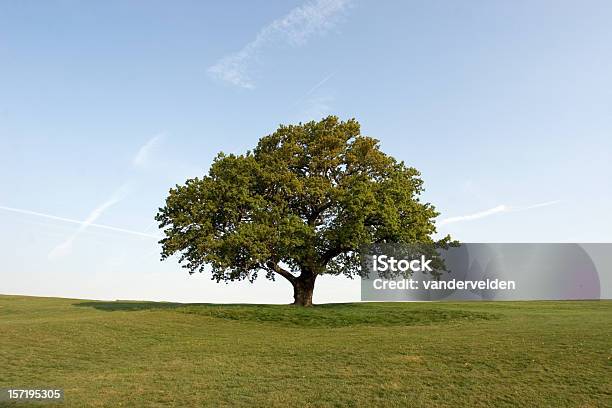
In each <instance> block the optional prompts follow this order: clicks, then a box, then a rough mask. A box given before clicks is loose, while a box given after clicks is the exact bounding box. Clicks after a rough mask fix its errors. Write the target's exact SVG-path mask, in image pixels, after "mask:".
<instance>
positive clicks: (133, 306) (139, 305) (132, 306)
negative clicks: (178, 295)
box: [72, 300, 197, 312]
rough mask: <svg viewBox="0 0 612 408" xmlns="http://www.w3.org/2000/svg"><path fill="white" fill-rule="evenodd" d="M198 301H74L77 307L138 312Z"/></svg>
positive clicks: (180, 305)
mask: <svg viewBox="0 0 612 408" xmlns="http://www.w3.org/2000/svg"><path fill="white" fill-rule="evenodd" d="M193 305H197V303H172V302H132V301H121V300H118V301H113V302H80V303H73V304H72V306H76V307H91V308H94V309H97V310H103V311H105V312H115V311H127V312H136V311H139V310H154V309H177V308H180V307H185V306H193Z"/></svg>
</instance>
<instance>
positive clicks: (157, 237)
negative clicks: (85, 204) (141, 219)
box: [0, 205, 162, 239]
mask: <svg viewBox="0 0 612 408" xmlns="http://www.w3.org/2000/svg"><path fill="white" fill-rule="evenodd" d="M0 210H4V211H11V212H14V213H19V214H27V215H35V216H37V217H43V218H47V219H49V220H55V221H63V222H69V223H71V224H78V225H82V226H83V225H84V226H88V227H96V228H101V229H105V230H109V231H115V232H123V233H125V234H132V235H138V236H140V237H147V238H155V239H160V238H162V237H161V236H160V235H153V234H147V233H146V232H140V231H133V230H129V229H125V228H119V227H113V226H110V225H104V224H95V223H88V222H86V221H79V220H73V219H71V218H64V217H58V216H55V215H51V214H43V213H40V212H36V211H30V210H23V209H21V208H13V207H5V206H2V205H0Z"/></svg>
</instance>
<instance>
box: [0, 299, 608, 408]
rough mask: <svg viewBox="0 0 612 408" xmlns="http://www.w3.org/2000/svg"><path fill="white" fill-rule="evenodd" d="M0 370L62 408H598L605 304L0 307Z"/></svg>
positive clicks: (60, 302) (2, 376)
mask: <svg viewBox="0 0 612 408" xmlns="http://www.w3.org/2000/svg"><path fill="white" fill-rule="evenodd" d="M0 364H1V365H0V387H9V386H10V387H41V386H52V387H60V388H64V389H65V393H66V400H65V402H64V405H65V406H70V407H85V406H94V407H96V406H99V407H120V406H125V407H134V406H135V407H139V406H142V407H158V406H159V407H164V406H177V407H192V406H193V407H200V406H212V407H219V406H231V407H235V406H244V407H253V406H262V407H287V406H296V407H297V406H312V407H319V406H321V407H327V406H330V407H331V406H335V407H345V406H355V407H362V406H363V407H370V406H397V407H405V406H418V407H421V406H422V407H460V406H470V407H514V406H547V407H605V406H611V405H612V385H611V384H612V381H611V379H612V301H584V302H570V301H565V302H495V303H493V302H461V303H362V304H339V305H322V306H316V307H314V308H311V309H303V308H295V307H291V306H258V305H210V304H201V305H198V304H188V305H182V304H176V303H153V302H92V301H82V300H71V299H54V298H35V297H22V296H0ZM16 406H24V404H20V405H16ZM48 406H52V405H48Z"/></svg>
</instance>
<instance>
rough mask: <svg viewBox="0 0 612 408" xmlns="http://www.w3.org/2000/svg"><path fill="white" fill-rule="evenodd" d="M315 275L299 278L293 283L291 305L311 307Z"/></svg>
mask: <svg viewBox="0 0 612 408" xmlns="http://www.w3.org/2000/svg"><path fill="white" fill-rule="evenodd" d="M315 279H316V275H307V276H300V277H299V278H297V279H296V280H295V281H294V282H293V304H294V305H296V306H312V292H313V291H314V285H315Z"/></svg>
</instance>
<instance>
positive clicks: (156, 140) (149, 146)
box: [132, 134, 164, 169]
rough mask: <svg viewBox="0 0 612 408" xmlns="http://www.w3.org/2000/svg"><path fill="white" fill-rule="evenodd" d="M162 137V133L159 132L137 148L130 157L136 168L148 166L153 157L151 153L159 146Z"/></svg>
mask: <svg viewBox="0 0 612 408" xmlns="http://www.w3.org/2000/svg"><path fill="white" fill-rule="evenodd" d="M163 138H164V135H163V134H159V135H155V136H153V137H152V138H150V139H149V140H147V142H146V143H145V144H143V145H142V146H141V147H140V149H138V151H137V152H136V154H135V155H134V157H133V158H132V166H133V167H134V168H136V169H142V168H146V167H147V166H149V164H150V162H151V159H152V157H153V153H154V151H155V149H156V148H158V147H159V145H160V143H161V142H162V140H163Z"/></svg>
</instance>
